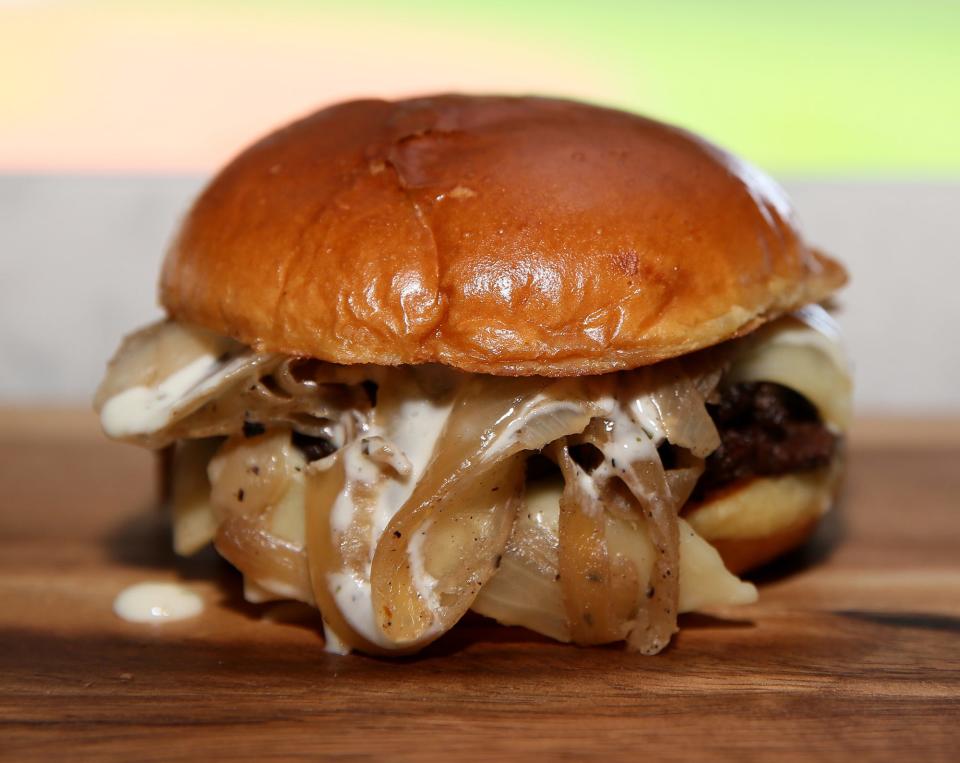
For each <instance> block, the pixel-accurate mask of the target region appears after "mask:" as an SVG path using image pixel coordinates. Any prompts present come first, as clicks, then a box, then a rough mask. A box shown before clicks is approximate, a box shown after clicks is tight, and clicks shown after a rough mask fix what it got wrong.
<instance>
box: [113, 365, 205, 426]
mask: <svg viewBox="0 0 960 763" xmlns="http://www.w3.org/2000/svg"><path fill="white" fill-rule="evenodd" d="M217 365H218V364H217V359H216V357H214V356H213V355H201V356H200V357H198V358H196V359H195V360H193V361H192V362H190V363H189V364H187V365H186V366H184V367H183V368H181V369H180V370H179V371H176V372H175V373H173V374H172V375H171V376H168V377H167V378H166V379H164V380H163V381H161V382H160V383H159V384H156V385H155V386H153V387H143V386H137V387H131V388H130V389H126V390H124V391H123V392H120V393H118V394H116V395H114V396H113V397H111V398H110V399H109V400H107V402H106V403H105V404H104V406H103V409H102V410H101V411H100V420H101V422H102V423H103V429H104V431H105V432H106V433H107V434H108V435H109V436H110V437H129V436H131V435H137V434H149V433H151V432H156V431H158V430H160V429H163V427H165V426H166V425H167V424H168V423H169V421H170V416H171V414H172V413H173V411H174V409H175V408H176V407H177V405H178V404H179V403H180V401H181V400H182V399H183V397H184V395H185V394H186V393H187V392H188V391H190V390H191V389H192V388H193V387H195V386H196V385H197V384H198V383H199V382H200V381H202V380H203V379H204V378H206V377H207V376H208V375H209V374H210V373H211V372H212V371H213V370H214V369H215V368H216V367H217Z"/></svg>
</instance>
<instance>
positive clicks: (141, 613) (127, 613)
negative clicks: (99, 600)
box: [113, 583, 203, 623]
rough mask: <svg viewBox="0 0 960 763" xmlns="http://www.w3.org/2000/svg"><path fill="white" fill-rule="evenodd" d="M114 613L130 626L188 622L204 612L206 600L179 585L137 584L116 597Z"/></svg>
mask: <svg viewBox="0 0 960 763" xmlns="http://www.w3.org/2000/svg"><path fill="white" fill-rule="evenodd" d="M113 611H114V612H115V613H116V614H117V616H118V617H121V618H123V619H124V620H127V621H128V622H131V623H160V622H168V621H171V620H185V619H187V618H188V617H196V616H197V615H199V614H200V613H201V612H202V611H203V599H201V598H200V597H199V596H198V595H197V594H195V593H194V592H193V591H191V590H189V589H187V588H184V587H183V586H182V585H177V584H176V583H137V584H136V585H132V586H130V587H129V588H125V589H124V590H123V591H121V592H120V593H119V594H118V595H117V598H116V599H114V600H113Z"/></svg>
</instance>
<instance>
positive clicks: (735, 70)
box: [163, 0, 960, 177]
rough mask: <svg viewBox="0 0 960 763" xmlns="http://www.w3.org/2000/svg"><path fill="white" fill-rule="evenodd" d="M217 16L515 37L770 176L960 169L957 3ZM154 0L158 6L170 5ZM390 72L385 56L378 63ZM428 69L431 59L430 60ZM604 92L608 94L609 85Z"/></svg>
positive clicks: (488, 1) (306, 10)
mask: <svg viewBox="0 0 960 763" xmlns="http://www.w3.org/2000/svg"><path fill="white" fill-rule="evenodd" d="M177 5H179V6H180V10H181V11H182V12H189V11H188V10H187V9H188V8H194V9H196V8H197V7H204V8H205V10H207V11H211V10H213V11H215V12H221V11H222V12H224V13H237V14H247V13H257V14H260V13H262V14H268V15H270V16H273V17H277V16H287V17H290V18H293V19H296V20H297V22H298V23H317V24H322V23H323V19H324V17H325V16H326V15H327V14H336V15H337V16H338V17H341V16H343V15H347V16H348V17H351V18H353V17H355V18H356V23H357V41H358V45H361V44H362V39H363V35H362V30H363V28H364V26H365V25H367V24H370V25H377V26H382V25H392V26H395V27H396V29H397V30H398V35H402V31H403V30H404V29H406V28H411V27H412V28H418V27H430V28H432V29H433V30H441V31H444V30H446V31H448V32H449V34H451V35H461V36H464V35H470V36H481V38H482V39H488V40H489V41H490V51H491V56H496V55H497V54H498V45H497V41H498V39H501V38H503V37H509V38H510V39H511V40H513V41H516V39H517V38H518V37H520V38H521V39H524V40H529V41H530V46H531V50H534V51H536V52H537V54H538V55H540V54H542V55H545V56H557V57H564V58H565V60H567V61H568V62H569V61H573V62H577V61H582V62H584V65H589V66H590V67H591V68H592V69H593V70H598V69H599V71H601V72H602V73H604V75H605V76H608V77H609V78H610V79H609V81H610V82H612V83H613V85H614V87H613V89H612V92H614V93H616V94H617V96H616V100H615V102H613V103H612V105H616V106H620V107H625V108H630V109H633V110H637V111H642V112H644V113H647V114H650V115H653V116H656V117H659V118H662V119H666V120H668V121H671V122H674V123H678V124H681V125H685V126H689V127H691V128H692V129H695V130H696V131H697V132H700V133H702V134H704V135H706V136H708V137H710V138H711V139H713V140H715V141H716V142H718V143H720V144H722V145H724V146H726V147H727V148H730V149H732V150H733V151H735V152H737V153H740V154H742V155H744V156H746V157H749V158H750V159H752V160H753V161H755V162H757V163H758V164H760V165H762V166H764V167H767V168H769V169H771V170H774V171H776V172H788V173H795V174H796V173H800V174H808V175H818V174H836V173H844V174H851V173H855V174H860V175H871V174H878V175H879V174H883V175H886V176H889V175H891V174H893V175H900V176H907V177H919V176H927V177H930V176H946V175H956V174H957V172H958V171H960V1H958V0H940V1H939V2H934V1H933V0H915V1H914V2H906V1H904V2H890V1H889V0H873V1H872V2H862V1H849V2H841V1H838V0H833V1H832V2H829V1H828V0H808V1H807V2H796V1H794V0H791V1H790V2H777V1H776V0H765V1H764V2H761V1H760V0H732V1H731V2H707V1H706V0H680V1H679V2H667V1H663V2H649V1H647V0H637V1H635V2H623V1H622V0H621V1H615V0H591V1H588V2H570V1H569V0H532V1H527V2H523V1H522V0H483V1H481V0H459V1H457V0H453V1H449V0H448V1H441V0H405V1H404V2H388V1H387V0H354V2H350V3H344V2H326V1H319V2H307V1H306V0H280V1H279V2H270V3H266V2H253V0H248V1H244V0H204V2H200V3H198V2H196V1H194V2H190V3H186V2H182V3H177ZM163 6H164V7H165V8H166V9H167V10H169V9H170V8H171V4H170V3H164V4H163ZM384 65H389V61H384ZM438 65H442V62H438ZM608 92H611V91H610V90H608Z"/></svg>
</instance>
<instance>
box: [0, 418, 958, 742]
mask: <svg viewBox="0 0 960 763" xmlns="http://www.w3.org/2000/svg"><path fill="white" fill-rule="evenodd" d="M905 430H909V432H910V436H909V438H908V439H906V440H903V439H901V438H900V437H898V436H896V434H897V433H898V432H903V431H905ZM925 431H926V432H928V436H924V432H925ZM857 433H858V434H855V435H854V437H853V443H852V446H851V449H850V451H851V452H850V474H849V478H848V480H847V485H846V489H845V492H844V496H843V498H842V500H841V502H840V505H839V506H838V507H837V509H836V510H835V511H834V512H833V513H832V514H831V515H830V516H829V518H828V520H827V521H826V522H825V523H824V524H823V526H822V527H821V530H820V532H819V533H818V534H817V536H816V537H815V539H814V540H813V541H812V542H811V543H810V544H809V545H808V546H807V547H806V548H804V549H803V550H802V551H801V552H799V553H795V554H793V555H791V556H790V557H789V558H787V559H785V560H782V561H781V562H780V563H778V564H777V565H775V566H773V567H771V568H768V569H766V570H764V571H762V572H761V573H760V574H758V575H757V576H756V580H757V581H758V583H759V584H760V589H761V590H760V594H761V597H760V602H759V603H758V604H756V605H754V606H751V607H747V608H742V609H737V610H731V611H728V612H717V613H715V615H716V616H713V617H707V616H703V615H697V616H687V617H685V618H684V619H683V629H682V631H681V633H680V634H679V636H678V637H677V638H676V640H675V642H674V644H673V645H672V646H671V647H670V648H669V649H668V650H667V651H666V652H664V653H663V654H661V655H659V656H657V657H641V656H638V655H634V654H628V653H625V652H623V651H622V650H621V649H619V648H600V649H598V648H593V649H581V648H577V647H572V646H565V645H560V644H554V643H550V642H548V641H546V640H544V639H541V638H539V637H537V636H535V635H533V634H530V633H527V632H525V631H523V630H520V629H515V628H501V627H499V626H496V625H495V624H493V623H491V622H489V621H487V620H484V619H482V618H479V617H476V618H471V619H469V620H468V621H465V622H463V623H461V624H460V626H458V627H457V628H456V629H455V630H454V631H453V632H452V633H451V634H449V635H448V636H447V637H445V638H443V639H442V640H441V641H440V642H438V643H437V644H435V645H434V646H433V647H431V648H430V649H429V650H428V651H427V652H426V653H424V654H423V655H421V656H418V657H416V658H411V659H405V660H399V661H385V660H379V659H371V658H367V657H363V656H350V657H337V656H333V655H329V654H326V653H325V652H323V650H322V640H321V638H320V636H319V635H318V634H317V631H316V627H317V622H316V619H315V617H314V616H313V615H312V614H311V613H310V612H309V611H308V610H306V609H303V608H300V607H298V606H294V605H289V604H286V605H277V604H273V605H262V606H252V605H248V604H245V603H244V602H243V601H242V598H241V596H240V590H239V576H237V575H236V574H234V573H233V572H232V571H231V569H230V568H229V566H228V565H226V564H225V563H222V562H220V561H219V560H218V559H217V558H216V556H215V555H214V554H212V553H203V554H201V555H200V556H199V557H198V558H195V559H190V560H180V559H177V558H175V557H174V556H173V554H172V553H171V552H170V550H169V547H170V543H169V537H168V532H169V529H168V526H167V523H166V522H165V520H164V517H163V515H162V513H161V512H159V511H158V509H157V507H156V505H155V502H154V500H153V498H152V496H153V488H152V468H153V467H152V462H151V458H150V457H149V454H147V453H144V452H142V451H139V450H137V449H135V448H130V447H125V446H120V445H116V444H113V443H109V442H107V441H106V440H104V439H103V438H102V437H101V436H100V435H99V434H98V433H97V430H96V425H95V423H94V422H93V421H92V420H91V418H90V417H89V416H88V415H86V414H82V413H76V412H72V411H37V410H34V411H28V412H24V411H6V412H0V604H2V606H0V682H2V684H0V759H2V760H5V761H6V760H10V761H21V760H49V759H59V760H81V759H96V760H100V759H113V760H137V761H154V760H156V761H160V760H206V759H211V760H212V759H230V760H238V759H239V760H266V759H288V758H293V759H297V758H299V759H330V760H349V761H356V760H366V759H376V760H404V761H445V760H454V759H472V760H505V759H521V758H533V757H540V758H543V759H545V760H585V759H598V760H621V759H622V760H626V759H631V760H637V759H640V760H643V759H650V760H653V761H662V760H690V759H693V758H701V759H710V760H753V759H776V760H825V759H835V760H847V759H851V758H861V759H865V760H880V759H890V760H894V759H896V760H900V761H912V760H924V761H930V760H957V759H958V757H960V424H958V422H956V421H952V422H951V421H946V422H945V421H940V422H904V421H899V422H890V421H887V422H881V421H874V422H871V423H869V425H863V426H860V427H859V428H858V429H857ZM146 580H180V581H183V582H184V583H185V584H186V585H187V586H189V587H190V588H191V589H193V590H195V591H197V592H198V593H199V594H200V595H201V596H202V597H203V598H204V599H205V601H206V603H207V607H206V610H205V612H204V613H203V614H202V615H201V616H200V617H198V618H196V619H194V620H189V621H183V622H180V623H171V624H166V625H162V626H145V625H135V624H131V623H126V622H123V621H121V620H119V619H117V618H116V617H115V616H114V615H113V614H112V611H111V604H112V601H113V598H114V596H115V595H116V594H117V593H118V592H119V591H120V590H121V589H123V588H124V587H125V586H127V585H129V584H131V583H134V582H139V581H146Z"/></svg>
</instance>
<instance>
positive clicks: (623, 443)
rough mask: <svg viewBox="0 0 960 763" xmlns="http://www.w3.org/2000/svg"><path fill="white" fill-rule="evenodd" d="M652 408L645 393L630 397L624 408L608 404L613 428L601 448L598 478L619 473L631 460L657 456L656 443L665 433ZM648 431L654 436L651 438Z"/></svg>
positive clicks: (653, 407) (651, 458) (631, 462)
mask: <svg viewBox="0 0 960 763" xmlns="http://www.w3.org/2000/svg"><path fill="white" fill-rule="evenodd" d="M653 411H656V407H655V406H654V405H653V403H652V401H651V400H650V398H648V397H646V396H640V397H637V398H635V399H634V400H632V401H631V402H630V404H629V407H628V408H627V409H626V410H625V409H624V406H622V405H619V404H614V405H613V406H611V409H610V411H609V412H608V413H607V414H606V418H607V419H609V421H610V422H611V423H612V425H613V427H612V430H611V431H610V442H608V443H606V444H605V445H604V446H603V448H602V451H603V455H604V456H605V458H606V460H605V461H604V462H603V463H602V464H600V466H599V467H597V470H596V472H595V474H596V475H597V476H598V477H599V476H604V477H611V476H613V477H615V476H619V475H621V474H623V473H625V472H626V470H627V468H628V467H629V466H630V465H631V464H633V463H636V462H640V461H655V460H657V459H658V458H659V456H658V455H657V446H658V445H659V444H660V443H661V442H663V439H664V435H663V432H662V430H661V428H660V425H659V412H657V413H656V414H655V415H656V416H657V418H656V419H654V417H653V415H654V414H653ZM651 434H652V435H653V437H654V438H655V439H651V437H650V435H651ZM591 481H593V480H591Z"/></svg>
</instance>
